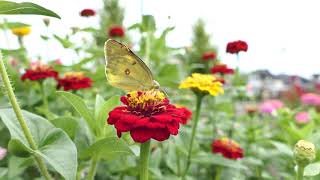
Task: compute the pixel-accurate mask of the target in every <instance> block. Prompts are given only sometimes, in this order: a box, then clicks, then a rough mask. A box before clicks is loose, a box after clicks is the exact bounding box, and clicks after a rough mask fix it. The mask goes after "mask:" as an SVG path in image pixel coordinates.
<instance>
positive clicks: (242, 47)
mask: <svg viewBox="0 0 320 180" xmlns="http://www.w3.org/2000/svg"><path fill="white" fill-rule="evenodd" d="M247 50H248V44H247V43H246V42H244V41H240V40H239V41H233V42H229V43H228V44H227V53H230V54H238V53H239V52H240V51H245V52H246V51H247Z"/></svg>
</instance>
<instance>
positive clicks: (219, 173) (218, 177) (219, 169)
mask: <svg viewBox="0 0 320 180" xmlns="http://www.w3.org/2000/svg"><path fill="white" fill-rule="evenodd" d="M214 179H215V180H220V179H221V167H217V169H216V176H215V178H214Z"/></svg>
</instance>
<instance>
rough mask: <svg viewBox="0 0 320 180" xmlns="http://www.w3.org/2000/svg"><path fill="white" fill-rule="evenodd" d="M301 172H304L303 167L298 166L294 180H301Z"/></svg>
mask: <svg viewBox="0 0 320 180" xmlns="http://www.w3.org/2000/svg"><path fill="white" fill-rule="evenodd" d="M303 172H304V167H303V166H299V165H298V172H297V176H296V180H303Z"/></svg>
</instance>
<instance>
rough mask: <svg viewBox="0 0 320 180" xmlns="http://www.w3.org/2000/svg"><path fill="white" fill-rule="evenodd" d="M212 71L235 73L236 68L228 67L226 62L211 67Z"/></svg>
mask: <svg viewBox="0 0 320 180" xmlns="http://www.w3.org/2000/svg"><path fill="white" fill-rule="evenodd" d="M211 73H212V74H216V73H220V74H222V75H225V74H233V73H234V70H233V69H231V68H228V67H227V65H226V64H217V65H215V66H214V67H213V68H211Z"/></svg>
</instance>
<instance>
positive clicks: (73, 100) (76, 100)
mask: <svg viewBox="0 0 320 180" xmlns="http://www.w3.org/2000/svg"><path fill="white" fill-rule="evenodd" d="M57 94H58V95H61V96H62V97H63V98H64V99H65V100H66V101H67V102H68V103H70V104H71V105H72V106H73V108H74V109H75V110H76V111H77V112H78V113H79V114H80V115H81V116H82V117H83V118H84V119H85V120H86V122H87V124H88V126H89V128H90V130H91V131H92V132H95V129H94V118H93V114H92V112H91V111H90V110H89V108H88V107H87V105H86V103H85V102H84V101H83V99H82V98H81V97H79V96H77V95H74V94H72V93H69V92H65V91H58V92H57Z"/></svg>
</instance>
